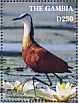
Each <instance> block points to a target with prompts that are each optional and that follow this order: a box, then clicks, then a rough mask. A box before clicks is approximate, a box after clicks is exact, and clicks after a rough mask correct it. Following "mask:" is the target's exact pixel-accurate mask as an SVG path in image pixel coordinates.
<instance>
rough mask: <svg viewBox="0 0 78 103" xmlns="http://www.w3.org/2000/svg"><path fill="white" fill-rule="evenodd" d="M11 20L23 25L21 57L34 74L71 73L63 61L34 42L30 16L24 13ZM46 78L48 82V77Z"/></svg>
mask: <svg viewBox="0 0 78 103" xmlns="http://www.w3.org/2000/svg"><path fill="white" fill-rule="evenodd" d="M13 20H21V21H22V22H23V23H24V36H23V45H22V57H23V59H24V61H25V63H26V64H27V65H28V66H29V67H30V68H31V69H32V70H33V71H34V72H38V73H45V74H46V75H47V73H53V74H55V73H64V72H71V71H70V70H68V68H72V67H69V66H68V64H67V63H66V62H65V61H64V60H62V59H60V58H58V57H57V56H55V55H54V54H52V53H50V52H49V51H48V50H46V49H45V48H43V47H41V46H40V45H39V44H37V43H36V42H35V40H34V37H33V36H34V29H33V22H32V17H31V15H29V14H26V13H24V14H22V15H20V16H19V17H18V18H14V19H13ZM55 75H56V74H55ZM56 76H57V75H56ZM57 77H58V78H59V79H60V83H62V79H61V78H60V77H59V76H57ZM47 78H48V80H49V81H50V79H49V77H48V75H47ZM36 80H37V79H36ZM40 81H41V80H40ZM44 84H46V83H44ZM50 84H51V81H50Z"/></svg>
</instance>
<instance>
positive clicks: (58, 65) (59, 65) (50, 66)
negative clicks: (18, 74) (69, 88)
mask: <svg viewBox="0 0 78 103" xmlns="http://www.w3.org/2000/svg"><path fill="white" fill-rule="evenodd" d="M24 61H25V62H26V63H27V64H28V66H29V67H30V68H31V69H33V71H35V72H40V73H62V72H65V71H67V69H68V68H67V67H68V65H67V63H66V62H65V61H64V60H62V59H60V58H58V57H57V56H55V55H54V54H52V53H50V52H49V51H47V50H46V49H45V48H43V47H41V46H40V45H38V44H36V43H34V44H32V45H31V46H30V47H29V48H28V50H26V52H25V60H24Z"/></svg>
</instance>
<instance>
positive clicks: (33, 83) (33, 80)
mask: <svg viewBox="0 0 78 103" xmlns="http://www.w3.org/2000/svg"><path fill="white" fill-rule="evenodd" d="M32 80H33V87H34V94H35V96H36V91H35V90H36V89H35V86H34V78H33V77H32Z"/></svg>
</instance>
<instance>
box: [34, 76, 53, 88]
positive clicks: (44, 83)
mask: <svg viewBox="0 0 78 103" xmlns="http://www.w3.org/2000/svg"><path fill="white" fill-rule="evenodd" d="M47 78H48V80H49V81H50V79H49V77H48V76H47ZM33 79H34V80H37V81H39V82H41V83H43V84H45V85H48V86H51V85H52V83H51V81H50V84H48V83H46V82H44V81H42V80H40V79H38V78H36V77H33Z"/></svg>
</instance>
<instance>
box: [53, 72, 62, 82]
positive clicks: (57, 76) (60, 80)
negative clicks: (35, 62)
mask: <svg viewBox="0 0 78 103" xmlns="http://www.w3.org/2000/svg"><path fill="white" fill-rule="evenodd" d="M53 74H54V75H55V76H56V77H57V78H58V79H59V80H60V84H62V78H61V77H59V76H58V75H57V74H55V73H53Z"/></svg>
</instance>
